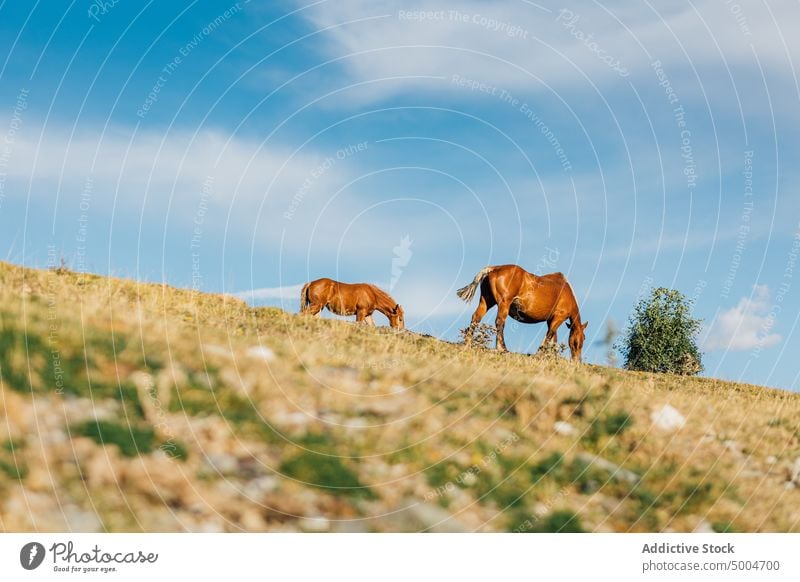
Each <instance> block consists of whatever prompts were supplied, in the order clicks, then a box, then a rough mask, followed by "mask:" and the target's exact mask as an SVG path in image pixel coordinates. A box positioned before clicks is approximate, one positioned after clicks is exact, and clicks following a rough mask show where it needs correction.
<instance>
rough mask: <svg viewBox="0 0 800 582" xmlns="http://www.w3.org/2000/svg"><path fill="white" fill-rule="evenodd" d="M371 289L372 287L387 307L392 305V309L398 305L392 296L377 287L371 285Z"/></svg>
mask: <svg viewBox="0 0 800 582" xmlns="http://www.w3.org/2000/svg"><path fill="white" fill-rule="evenodd" d="M370 287H372V290H373V291H374V292H375V295H376V296H377V297H378V299H379V300H380V301H382V302H385V303H386V304H387V305H389V304H391V305H390V307H394V306H395V305H396V304H397V301H395V300H394V299H393V298H392V296H391V295H389V294H388V293H387V292H386V291H384V290H383V289H381V288H380V287H378V286H377V285H370Z"/></svg>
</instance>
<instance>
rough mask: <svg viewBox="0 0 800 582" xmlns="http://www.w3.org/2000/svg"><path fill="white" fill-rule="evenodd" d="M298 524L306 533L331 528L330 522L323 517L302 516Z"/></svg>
mask: <svg viewBox="0 0 800 582" xmlns="http://www.w3.org/2000/svg"><path fill="white" fill-rule="evenodd" d="M298 525H299V526H300V529H301V530H303V531H304V532H308V533H324V532H327V531H330V529H331V522H330V521H329V520H327V519H325V518H324V517H304V518H303V519H301V520H300V522H299V523H298Z"/></svg>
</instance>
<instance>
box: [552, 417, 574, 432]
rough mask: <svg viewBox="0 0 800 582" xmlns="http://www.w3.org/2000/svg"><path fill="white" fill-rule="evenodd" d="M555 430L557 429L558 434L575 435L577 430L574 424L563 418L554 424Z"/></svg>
mask: <svg viewBox="0 0 800 582" xmlns="http://www.w3.org/2000/svg"><path fill="white" fill-rule="evenodd" d="M553 430H555V431H556V432H557V433H558V434H560V435H563V436H569V435H573V434H575V433H576V432H577V430H576V429H575V427H574V426H572V425H571V424H570V423H568V422H564V421H563V420H559V421H557V422H556V423H555V424H554V425H553Z"/></svg>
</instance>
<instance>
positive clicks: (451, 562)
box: [0, 534, 800, 582]
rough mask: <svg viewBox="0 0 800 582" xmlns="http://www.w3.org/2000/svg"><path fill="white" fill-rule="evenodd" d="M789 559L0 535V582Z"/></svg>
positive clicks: (648, 543) (606, 538)
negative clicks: (6, 581)
mask: <svg viewBox="0 0 800 582" xmlns="http://www.w3.org/2000/svg"><path fill="white" fill-rule="evenodd" d="M798 549H800V534H788V535H787V534H708V535H706V534H529V535H514V534H3V535H0V577H1V579H2V580H31V581H36V580H59V579H62V580H66V579H71V580H83V579H93V580H114V581H120V582H121V581H125V580H131V581H134V580H135V581H136V582H141V581H142V580H143V579H150V580H167V579H169V578H168V576H182V575H186V574H201V575H202V576H203V578H202V579H203V580H214V579H227V580H231V579H232V578H230V577H231V576H236V577H239V576H242V577H247V578H244V579H246V580H249V579H259V580H261V579H265V580H325V581H326V582H328V581H330V582H336V581H339V580H341V581H343V582H344V581H346V582H355V581H359V580H365V581H366V580H369V581H370V582H374V581H375V580H380V581H382V582H383V581H387V582H391V581H398V582H409V580H419V581H422V580H437V579H440V580H458V581H459V582H466V581H470V580H481V581H482V582H485V581H486V580H498V579H506V580H508V579H518V577H519V576H524V577H525V578H524V579H526V580H534V579H536V580H548V579H553V577H554V576H558V577H560V579H564V578H563V577H564V576H566V577H567V578H566V579H568V580H580V579H586V580H597V579H600V580H605V579H613V580H615V581H624V580H659V581H666V580H728V579H732V580H759V581H761V580H763V581H773V580H774V581H776V582H777V581H779V580H787V581H788V580H791V581H793V582H796V581H797V580H800V557H798ZM512 576H513V577H514V578H511V577H512ZM598 576H599V578H598ZM222 577H226V578H222Z"/></svg>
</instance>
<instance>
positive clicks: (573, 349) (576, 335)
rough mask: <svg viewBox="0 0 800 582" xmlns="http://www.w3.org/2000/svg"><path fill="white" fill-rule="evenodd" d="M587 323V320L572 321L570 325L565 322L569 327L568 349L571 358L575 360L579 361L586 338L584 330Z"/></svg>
mask: <svg viewBox="0 0 800 582" xmlns="http://www.w3.org/2000/svg"><path fill="white" fill-rule="evenodd" d="M587 325H589V322H588V321H587V322H586V323H578V324H574V323H573V324H571V325H570V323H569V322H567V327H568V328H569V351H570V353H571V354H572V359H573V360H575V361H576V362H580V361H581V351H582V350H583V342H584V340H585V339H586V334H585V333H584V331H585V330H586V326H587Z"/></svg>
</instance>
